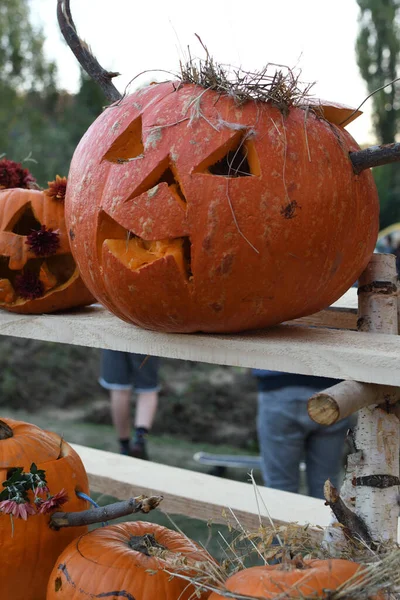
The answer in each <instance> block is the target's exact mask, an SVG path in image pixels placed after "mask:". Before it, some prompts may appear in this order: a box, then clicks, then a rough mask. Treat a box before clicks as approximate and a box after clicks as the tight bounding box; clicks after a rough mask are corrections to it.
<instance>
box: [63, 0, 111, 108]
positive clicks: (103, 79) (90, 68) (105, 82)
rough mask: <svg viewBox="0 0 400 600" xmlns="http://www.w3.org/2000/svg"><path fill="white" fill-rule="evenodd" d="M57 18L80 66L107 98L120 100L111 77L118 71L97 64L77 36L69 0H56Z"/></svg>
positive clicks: (86, 46) (85, 45)
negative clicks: (108, 69) (107, 69)
mask: <svg viewBox="0 0 400 600" xmlns="http://www.w3.org/2000/svg"><path fill="white" fill-rule="evenodd" d="M57 19H58V24H59V26H60V30H61V33H62V34H63V36H64V39H65V41H66V42H67V44H68V46H69V47H70V49H71V50H72V52H73V53H74V54H75V56H76V58H77V59H78V62H79V64H80V65H81V67H82V68H83V69H84V70H85V71H86V73H87V74H88V75H89V77H91V78H92V79H93V80H94V81H95V82H96V83H98V84H99V86H100V87H101V89H102V90H103V92H104V94H105V96H106V98H107V100H110V102H116V101H117V100H121V98H122V95H121V94H120V92H119V91H118V90H117V88H116V87H115V85H114V84H113V82H112V78H113V77H117V76H118V75H119V73H114V72H111V71H106V70H105V69H103V67H102V66H101V65H100V64H99V62H98V61H97V59H96V58H95V57H94V56H93V54H92V53H91V52H90V50H89V47H88V45H87V44H86V43H85V42H84V41H83V40H81V38H80V37H79V35H78V33H77V31H76V27H75V23H74V21H73V20H72V15H71V10H70V7H69V0H58V1H57Z"/></svg>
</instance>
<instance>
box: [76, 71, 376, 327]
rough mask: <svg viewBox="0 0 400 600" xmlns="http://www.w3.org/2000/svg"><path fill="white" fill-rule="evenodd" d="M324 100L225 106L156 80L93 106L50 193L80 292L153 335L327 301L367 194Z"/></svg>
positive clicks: (357, 267)
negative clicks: (64, 226) (62, 205)
mask: <svg viewBox="0 0 400 600" xmlns="http://www.w3.org/2000/svg"><path fill="white" fill-rule="evenodd" d="M325 109H326V110H325ZM325 109H324V107H321V109H317V108H316V107H314V108H312V107H310V106H308V107H302V108H300V107H293V106H292V107H288V108H287V111H283V112H280V110H279V109H278V108H276V107H274V106H273V105H272V104H269V103H263V102H255V101H252V100H249V101H247V102H245V103H243V104H242V105H240V106H238V105H237V104H236V103H235V102H234V100H233V99H232V98H231V97H228V96H226V95H223V94H219V93H217V92H214V91H212V90H208V89H207V90H205V89H203V88H201V87H199V86H196V85H192V84H182V83H175V84H174V83H172V82H168V83H161V84H155V85H150V86H148V87H146V88H144V89H142V90H139V91H138V92H135V93H134V94H132V95H131V96H128V97H125V98H123V99H122V100H120V101H118V102H117V103H116V104H114V105H112V106H111V107H109V108H107V109H106V110H105V111H104V112H103V114H101V115H100V117H99V118H98V119H97V120H96V121H95V122H94V123H93V124H92V126H91V127H90V128H89V130H88V131H87V132H86V134H85V135H84V137H83V138H82V140H81V142H80V143H79V145H78V147H77V149H76V151H75V154H74V156H73V159H72V163H71V168H70V172H69V181H68V190H67V195H66V216H67V223H68V230H69V232H70V235H71V246H72V251H73V253H74V256H75V259H76V261H77V264H78V266H79V268H80V271H81V274H82V277H83V279H84V281H85V283H86V284H87V286H88V287H89V289H90V290H91V291H92V293H93V294H94V295H95V296H96V298H98V300H99V301H100V302H102V303H103V304H105V305H106V306H107V307H108V308H109V309H110V310H111V311H113V312H114V313H115V314H117V315H118V316H119V317H121V318H123V319H125V320H126V321H130V322H132V323H134V324H137V325H140V326H142V327H145V328H148V329H154V330H161V331H169V332H193V331H208V332H235V331H241V330H245V329H251V328H260V327H266V326H270V325H274V324H276V323H280V322H282V321H285V320H288V319H294V318H297V317H301V316H304V315H308V314H311V313H314V312H316V311H318V310H320V309H322V308H324V307H326V306H328V305H330V304H331V303H332V302H334V301H335V300H337V299H338V298H339V297H340V296H341V295H342V294H343V293H344V292H345V291H346V290H347V289H348V288H349V287H350V286H351V285H352V284H353V283H354V281H355V280H356V279H357V277H358V276H359V274H360V273H361V272H362V270H363V269H364V268H365V266H366V264H367V263H368V260H369V258H370V256H371V254H372V252H373V249H374V245H375V242H376V237H377V232H378V197H377V193H376V188H375V184H374V181H373V178H372V174H371V172H370V171H369V170H368V171H363V172H362V173H360V174H359V175H356V174H355V172H354V171H353V166H352V163H351V160H350V158H349V152H350V151H355V150H358V149H359V147H358V145H357V144H356V142H355V141H354V140H353V138H352V137H351V136H350V134H349V133H348V132H347V131H346V130H345V129H344V128H343V127H342V126H340V125H337V124H335V123H334V122H333V121H335V122H336V123H340V122H341V121H342V120H344V119H345V118H348V115H349V112H350V111H348V110H345V109H342V108H340V107H335V106H334V105H329V104H327V106H326V107H325ZM325 113H326V118H324V116H323V115H324V114H325ZM344 113H345V114H344ZM328 115H329V118H330V121H328V120H327V118H328ZM341 117H343V118H341Z"/></svg>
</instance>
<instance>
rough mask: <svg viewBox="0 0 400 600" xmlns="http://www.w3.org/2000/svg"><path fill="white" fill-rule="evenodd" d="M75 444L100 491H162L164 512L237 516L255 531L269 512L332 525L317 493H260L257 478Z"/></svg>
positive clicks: (120, 494) (124, 494) (282, 519)
mask: <svg viewBox="0 0 400 600" xmlns="http://www.w3.org/2000/svg"><path fill="white" fill-rule="evenodd" d="M72 446H73V447H74V448H75V450H76V451H77V452H78V454H79V455H80V457H81V459H82V461H83V464H84V465H85V469H86V471H87V472H88V475H89V484H90V489H91V490H92V491H94V492H100V493H102V494H107V495H111V496H114V497H116V498H122V499H126V498H130V497H132V496H138V495H140V494H145V495H149V496H150V495H162V496H163V501H162V502H161V504H160V510H161V511H163V512H166V513H169V514H180V515H185V516H187V517H191V518H193V519H200V520H204V521H207V520H209V519H210V520H212V521H213V522H214V523H222V524H226V523H227V522H228V520H229V522H230V523H231V524H232V525H233V524H235V518H234V516H235V517H236V518H237V519H238V520H239V522H240V524H241V525H242V526H243V527H244V528H246V529H249V530H251V531H257V530H258V528H259V526H260V520H261V521H262V523H263V524H264V525H267V524H268V523H269V520H268V515H269V516H270V517H271V518H272V520H273V522H274V524H275V526H279V525H282V524H285V523H288V522H290V521H296V522H297V523H298V524H299V525H302V526H305V525H308V524H311V525H314V526H317V527H324V526H326V525H328V524H329V520H330V511H329V509H328V508H327V507H326V506H325V505H324V501H323V500H319V499H317V498H310V497H308V496H302V495H299V494H293V493H291V492H281V491H280V490H273V489H270V488H266V487H263V486H259V487H258V492H257V494H256V493H255V489H254V486H253V485H252V484H251V483H242V482H239V481H233V480H231V479H221V478H220V477H214V476H213V475H207V474H205V473H198V472H196V471H190V470H188V469H179V468H177V467H171V466H169V465H163V464H157V463H154V462H148V461H146V462H145V461H143V460H139V459H136V458H130V457H128V456H121V455H119V454H114V453H112V452H106V451H104V450H97V449H95V448H87V447H86V446H80V445H78V444H72ZM230 511H232V513H233V514H232V513H231V512H230ZM233 515H234V516H233ZM316 535H318V532H317V531H316Z"/></svg>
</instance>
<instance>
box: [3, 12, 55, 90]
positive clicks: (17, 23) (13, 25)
mask: <svg viewBox="0 0 400 600" xmlns="http://www.w3.org/2000/svg"><path fill="white" fill-rule="evenodd" d="M29 16H30V9H29V3H28V0H1V3H0V84H1V85H5V86H7V87H9V88H12V89H20V90H21V89H30V90H37V89H48V88H49V87H52V88H54V87H55V75H56V66H55V63H54V62H52V61H48V60H46V59H45V56H44V51H43V44H44V37H43V33H42V32H41V31H36V30H35V29H34V28H33V26H32V24H31V22H30V20H29Z"/></svg>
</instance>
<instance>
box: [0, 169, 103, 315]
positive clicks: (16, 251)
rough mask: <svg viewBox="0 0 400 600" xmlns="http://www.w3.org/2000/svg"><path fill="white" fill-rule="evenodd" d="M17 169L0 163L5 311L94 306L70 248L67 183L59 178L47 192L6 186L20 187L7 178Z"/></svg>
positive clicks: (0, 277) (0, 298) (0, 291)
mask: <svg viewBox="0 0 400 600" xmlns="http://www.w3.org/2000/svg"><path fill="white" fill-rule="evenodd" d="M2 163H3V165H4V163H6V164H5V165H4V166H3V169H2ZM15 164H16V163H13V162H12V161H7V160H5V159H4V160H3V161H0V188H3V189H0V308H3V309H6V310H9V311H12V312H18V313H49V312H54V311H57V310H63V309H68V308H73V307H77V306H85V305H87V304H92V303H93V302H95V299H94V298H93V296H92V294H90V292H89V291H88V290H87V288H86V286H85V285H84V283H83V281H82V279H81V278H80V276H79V271H78V268H77V266H76V264H75V261H74V259H73V257H72V254H71V250H70V246H69V241H68V235H67V231H66V226H65V217H64V195H65V186H66V179H65V178H61V177H58V176H57V179H56V181H55V182H52V183H50V184H49V185H50V187H49V189H48V190H46V191H40V190H39V189H29V187H28V188H20V187H9V188H6V186H5V185H3V186H1V183H2V182H3V184H8V185H11V186H12V185H13V184H14V183H15V179H14V178H13V177H12V173H11V175H9V173H8V172H9V171H10V169H12V166H13V165H15ZM10 165H11V166H10ZM6 167H7V169H6ZM14 170H15V169H14ZM25 171H26V170H25ZM12 172H13V171H12ZM6 174H7V175H8V177H7V180H6ZM24 182H27V185H31V184H32V178H27V177H25V179H24V180H23V181H22V182H21V184H23V183H24Z"/></svg>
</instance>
